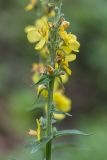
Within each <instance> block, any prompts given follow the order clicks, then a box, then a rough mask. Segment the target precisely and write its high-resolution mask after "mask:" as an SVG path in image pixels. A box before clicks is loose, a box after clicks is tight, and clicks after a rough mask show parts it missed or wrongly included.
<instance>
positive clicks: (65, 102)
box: [53, 91, 71, 112]
mask: <svg viewBox="0 0 107 160" xmlns="http://www.w3.org/2000/svg"><path fill="white" fill-rule="evenodd" d="M53 101H54V103H55V106H56V109H57V110H58V111H61V112H69V111H70V109H71V100H70V99H69V98H67V97H66V96H64V95H63V94H62V93H61V92H58V91H57V92H55V93H54V94H53Z"/></svg>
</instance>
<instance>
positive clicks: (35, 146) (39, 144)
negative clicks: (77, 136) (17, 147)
mask: <svg viewBox="0 0 107 160" xmlns="http://www.w3.org/2000/svg"><path fill="white" fill-rule="evenodd" d="M51 140H52V137H51V136H50V137H44V138H42V139H41V142H40V143H36V144H35V145H33V149H32V151H31V154H33V153H36V152H37V151H38V150H39V149H41V148H43V147H44V146H45V145H46V144H47V143H48V142H49V141H51Z"/></svg>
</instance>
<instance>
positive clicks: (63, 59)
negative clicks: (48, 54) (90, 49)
mask: <svg viewBox="0 0 107 160" xmlns="http://www.w3.org/2000/svg"><path fill="white" fill-rule="evenodd" d="M75 59H76V55H75V54H73V53H72V54H69V55H68V54H67V55H65V54H64V53H63V52H62V51H61V50H58V51H57V56H56V61H57V65H58V66H60V67H62V68H63V69H64V70H65V71H66V73H67V74H68V75H71V73H72V71H71V70H70V68H69V62H72V61H74V60H75Z"/></svg>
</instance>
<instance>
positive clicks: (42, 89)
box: [37, 84, 48, 97]
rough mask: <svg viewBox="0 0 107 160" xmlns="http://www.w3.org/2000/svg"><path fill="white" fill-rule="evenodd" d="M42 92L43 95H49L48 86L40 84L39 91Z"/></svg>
mask: <svg viewBox="0 0 107 160" xmlns="http://www.w3.org/2000/svg"><path fill="white" fill-rule="evenodd" d="M40 92H41V95H42V96H43V97H48V91H47V89H46V87H45V86H44V85H43V84H41V85H39V86H38V90H37V93H38V94H39V93H40Z"/></svg>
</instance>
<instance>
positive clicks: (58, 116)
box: [53, 113, 65, 120]
mask: <svg viewBox="0 0 107 160" xmlns="http://www.w3.org/2000/svg"><path fill="white" fill-rule="evenodd" d="M53 117H54V119H56V120H62V119H64V118H65V115H64V114H57V113H53Z"/></svg>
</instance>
